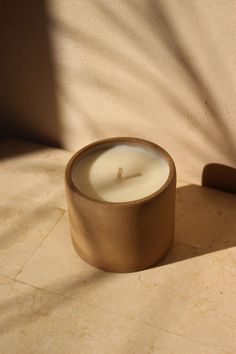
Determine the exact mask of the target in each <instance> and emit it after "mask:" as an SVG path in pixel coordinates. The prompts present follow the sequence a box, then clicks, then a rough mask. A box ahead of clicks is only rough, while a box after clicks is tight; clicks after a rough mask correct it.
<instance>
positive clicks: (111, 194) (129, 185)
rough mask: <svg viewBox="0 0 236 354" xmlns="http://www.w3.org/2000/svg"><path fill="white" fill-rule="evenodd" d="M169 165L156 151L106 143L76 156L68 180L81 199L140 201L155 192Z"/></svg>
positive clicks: (162, 180)
mask: <svg viewBox="0 0 236 354" xmlns="http://www.w3.org/2000/svg"><path fill="white" fill-rule="evenodd" d="M168 176H169V164H168V162H167V161H166V160H165V158H164V157H163V156H162V155H161V153H159V152H158V151H155V150H152V149H150V148H148V147H145V146H140V145H138V144H128V143H112V144H111V143H109V144H105V145H102V146H100V147H96V148H94V149H92V150H89V151H87V152H85V153H84V154H83V155H81V156H79V157H78V158H77V159H76V160H75V161H74V163H73V166H72V171H71V177H72V181H73V183H74V184H75V186H76V187H77V188H78V189H79V190H80V191H81V192H82V193H83V194H85V195H87V196H88V197H90V198H93V199H96V200H103V201H108V202H128V201H132V200H137V199H141V198H144V197H147V196H148V195H150V194H152V193H154V192H156V191H157V190H159V189H160V188H161V187H162V186H163V185H164V183H165V182H166V181H167V179H168Z"/></svg>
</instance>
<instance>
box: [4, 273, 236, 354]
mask: <svg viewBox="0 0 236 354" xmlns="http://www.w3.org/2000/svg"><path fill="white" fill-rule="evenodd" d="M5 278H8V279H10V280H12V281H14V282H17V283H20V284H22V285H26V286H30V287H31V288H34V289H38V290H41V291H44V292H47V293H48V294H51V295H54V296H59V297H61V298H64V299H70V300H73V301H75V302H77V303H78V304H81V305H86V306H88V307H91V308H97V309H99V310H101V311H104V312H106V313H108V314H112V315H115V316H117V317H119V318H122V319H124V320H127V321H130V322H135V323H137V324H141V325H143V326H146V327H150V328H154V329H157V330H159V331H160V332H165V333H168V334H172V335H175V336H178V337H180V338H183V339H186V340H189V341H191V342H193V343H198V344H201V345H204V346H207V347H210V348H214V349H217V350H222V351H223V352H225V354H233V353H231V352H229V351H226V350H225V349H223V348H220V347H218V346H214V345H212V344H209V343H205V342H201V341H199V340H196V339H193V338H189V337H186V336H184V335H182V334H181V333H178V332H174V331H170V330H168V329H166V328H162V327H158V326H156V325H152V324H150V323H147V322H142V321H140V320H136V319H134V318H129V317H126V316H123V315H120V314H118V313H117V312H114V311H111V310H108V309H106V308H104V307H101V306H98V305H93V304H91V303H86V302H83V301H81V300H78V299H77V298H74V297H73V296H68V295H64V294H62V293H57V292H55V291H53V290H49V289H45V288H41V287H39V286H35V285H32V284H30V283H27V282H25V281H22V280H18V279H11V278H9V277H7V276H5ZM157 338H158V335H157V337H156V338H155V340H154V341H153V343H152V344H151V346H150V347H149V350H150V349H151V348H152V346H153V344H154V343H155V341H156V340H157ZM148 353H149V352H148ZM150 354H151V352H150Z"/></svg>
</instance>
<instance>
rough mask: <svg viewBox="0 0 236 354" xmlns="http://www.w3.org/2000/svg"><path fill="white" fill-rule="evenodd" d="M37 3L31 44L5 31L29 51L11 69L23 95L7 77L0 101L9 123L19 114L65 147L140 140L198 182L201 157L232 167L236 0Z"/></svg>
mask: <svg viewBox="0 0 236 354" xmlns="http://www.w3.org/2000/svg"><path fill="white" fill-rule="evenodd" d="M19 3H21V5H22V3H26V5H27V6H28V7H27V6H26V8H31V7H32V6H33V5H32V3H34V2H29V1H28V2H25V1H23V2H19ZM35 4H36V2H35ZM42 4H44V8H43V10H42V9H41V12H40V16H41V22H40V21H39V20H37V21H38V22H40V23H41V27H42V28H41V29H40V30H37V28H36V29H34V31H35V32H36V39H38V42H37V41H35V40H34V36H33V35H32V36H30V38H29V36H26V35H25V32H27V28H23V29H22V28H21V36H19V35H18V34H17V33H15V34H14V33H13V34H11V47H12V48H13V49H14V48H17V47H18V46H19V38H20V41H21V42H22V43H20V45H21V48H22V45H23V48H24V50H23V54H22V53H21V55H23V58H24V56H26V57H27V58H30V55H32V60H31V61H30V60H29V61H28V63H27V65H26V66H25V67H23V66H22V64H19V58H17V55H16V58H14V59H12V57H11V58H10V62H11V63H10V65H9V67H8V69H9V68H10V70H12V68H15V67H16V68H18V66H20V69H21V76H20V79H21V80H22V79H23V77H24V75H25V77H27V80H28V81H27V80H26V81H27V83H26V84H25V85H26V86H27V90H26V93H27V95H25V92H23V93H24V94H20V95H18V92H19V85H18V86H17V87H16V88H15V89H12V86H14V80H13V79H11V80H10V86H11V88H10V89H9V90H8V91H7V92H6V93H5V97H4V100H3V105H2V107H3V109H2V112H9V111H10V116H11V117H13V118H12V119H13V122H16V118H18V117H21V123H20V127H21V130H22V131H27V132H28V133H27V134H28V136H29V135H30V131H31V130H32V132H33V134H34V136H35V137H37V133H38V136H39V140H40V139H43V138H44V137H45V140H47V141H49V142H50V141H52V142H54V141H59V140H60V142H61V143H62V145H63V146H64V147H65V148H66V149H69V150H71V151H74V150H77V149H78V148H80V147H81V146H83V145H85V144H87V143H90V142H92V141H94V140H96V139H100V138H105V137H110V136H120V135H121V136H124V135H126V136H139V137H142V138H146V139H149V140H152V141H154V142H156V143H158V144H160V145H162V146H163V147H164V148H166V149H167V150H168V151H169V152H170V153H171V155H172V156H173V158H174V160H175V162H176V165H177V171H178V175H179V177H180V178H182V179H191V180H193V181H197V182H200V178H201V173H202V170H203V167H204V166H205V165H206V164H207V163H210V162H219V163H224V164H227V165H230V166H233V167H236V153H235V152H236V121H235V112H236V100H235V97H236V95H235V88H236V20H235V14H236V1H235V0H215V1H213V0H195V1H194V0H178V1H174V0H165V1H152V0H119V1H118V0H83V1H82V0H70V1H69V0H48V1H47V2H45V3H44V2H42ZM34 6H36V5H34ZM19 11H20V9H18V13H17V14H16V15H15V17H17V19H16V18H15V20H14V23H17V21H18V22H19V23H21V22H22V19H24V21H23V23H25V24H27V23H28V22H30V23H31V21H30V19H29V18H30V16H31V15H32V14H31V13H30V11H29V10H27V11H23V8H22V10H21V11H20V12H21V16H22V18H21V19H19V17H20V16H19ZM32 11H33V13H34V16H35V19H36V18H37V11H38V10H37V8H36V9H35V8H34V9H33V10H32V9H31V12H32ZM31 17H32V16H31ZM20 20H21V21H20ZM37 21H36V22H37ZM33 23H35V21H33ZM42 23H43V25H42ZM32 26H33V25H32V24H31V27H32ZM43 27H46V31H47V34H48V37H47V35H46V32H45V33H44V31H45V30H44V28H43ZM31 30H32V28H31ZM40 31H41V32H43V33H44V35H43V36H41V37H42V38H40V35H39V32H40ZM13 32H14V31H13ZM7 35H8V34H6V33H5V36H6V37H7ZM37 36H38V37H37ZM39 39H40V40H39ZM15 42H16V43H18V44H16V43H15ZM41 42H45V43H44V46H43V45H42V44H41V46H40V45H39V43H41ZM32 43H34V45H33V47H32V53H31V54H30V51H31V44H32ZM24 46H26V47H27V48H25V47H24ZM13 49H11V50H13ZM43 50H44V51H47V52H48V55H47V56H46V55H45V54H44V60H40V59H39V58H40V57H41V56H42V55H43V54H42V52H43ZM25 51H26V52H25ZM16 52H17V51H16ZM21 52H22V51H21ZM9 54H11V51H9ZM20 59H22V57H20ZM7 66H8V64H7V61H6V63H5V67H6V68H7ZM29 67H30V68H31V69H30V70H31V71H30V75H31V77H30V78H29V75H28V70H29ZM6 68H5V70H4V71H5V73H6V72H7V70H6ZM4 77H5V80H6V82H8V85H9V79H8V77H9V73H7V74H6V75H5V76H4ZM34 78H35V81H34ZM38 83H39V84H38ZM35 86H36V87H37V89H35ZM30 89H31V90H32V92H33V93H34V94H33V97H34V98H32V96H31V94H30ZM47 90H48V91H47ZM21 92H22V90H21ZM37 95H39V96H38V97H39V99H38V101H37V99H36V98H37ZM19 97H20V98H19ZM5 102H7V103H8V105H6V104H5ZM45 102H46V103H45ZM50 102H52V105H51V106H50ZM40 107H41V108H40ZM50 110H51V111H50ZM12 112H13V113H12ZM35 117H36V118H35ZM40 120H41V121H42V123H40ZM14 124H16V125H19V118H18V123H14ZM54 126H56V130H55V129H54V128H53V127H54ZM27 134H26V135H27Z"/></svg>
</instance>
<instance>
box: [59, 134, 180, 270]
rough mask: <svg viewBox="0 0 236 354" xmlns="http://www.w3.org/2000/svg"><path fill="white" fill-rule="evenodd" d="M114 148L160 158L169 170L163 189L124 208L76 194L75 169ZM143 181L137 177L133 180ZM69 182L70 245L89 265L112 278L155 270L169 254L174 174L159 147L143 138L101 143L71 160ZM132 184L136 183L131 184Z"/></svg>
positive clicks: (82, 150)
mask: <svg viewBox="0 0 236 354" xmlns="http://www.w3.org/2000/svg"><path fill="white" fill-rule="evenodd" d="M112 144H114V146H119V144H125V145H126V146H127V145H128V146H134V147H140V148H143V149H147V150H149V151H152V152H156V154H157V155H158V156H161V157H162V158H163V159H164V160H165V162H166V163H167V164H168V167H169V168H168V174H167V178H166V180H165V181H164V183H163V184H162V185H161V186H160V188H158V189H157V190H156V191H154V192H153V193H151V194H149V195H147V196H145V197H142V198H139V199H135V200H129V201H124V202H122V201H119V202H110V201H107V200H102V199H101V198H95V197H93V196H91V195H88V194H86V193H85V192H84V190H82V189H80V188H78V185H77V184H76V183H75V180H74V177H73V173H74V171H73V168H75V166H76V163H77V162H78V161H80V159H82V158H84V156H85V157H86V154H89V153H90V152H93V151H95V152H96V151H97V150H99V149H103V148H104V147H106V146H112ZM117 168H118V172H117V179H118V181H117V183H120V181H119V180H120V179H121V178H122V176H121V174H122V167H120V166H119V164H118V165H117ZM140 176H141V173H140V174H139V173H137V175H134V176H133V177H135V178H141V177H142V176H141V177H140ZM72 177H73V178H72ZM131 177H132V176H131ZM88 178H89V176H88ZM140 181H142V180H141V179H140V180H139V183H140ZM65 182H66V195H67V204H68V212H69V220H70V228H71V237H72V242H73V245H74V248H75V250H76V251H77V253H78V254H79V255H80V257H81V258H82V259H84V260H85V261H86V262H88V263H89V264H91V265H93V266H95V267H97V268H100V269H103V270H107V271H112V272H133V271H138V270H142V269H145V268H148V267H150V266H152V265H154V264H156V263H157V262H158V261H160V260H161V259H162V258H163V257H164V256H165V255H166V253H167V252H168V251H169V249H170V247H171V245H172V242H173V236H174V225H175V193H176V170H175V165H174V162H173V160H172V158H171V157H170V155H169V154H168V153H167V152H166V151H165V150H164V149H163V148H161V147H160V146H158V145H156V144H154V143H152V142H149V141H146V140H143V139H139V138H126V137H124V138H123V137H120V138H111V139H105V140H100V141H97V142H95V143H93V144H90V145H88V146H86V147H84V148H83V149H81V150H80V151H78V152H77V153H75V154H74V155H73V156H72V158H71V159H70V161H69V162H68V165H67V167H66V174H65ZM128 183H132V182H131V179H130V181H129V182H128Z"/></svg>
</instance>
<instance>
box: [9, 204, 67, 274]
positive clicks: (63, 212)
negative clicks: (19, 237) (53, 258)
mask: <svg viewBox="0 0 236 354" xmlns="http://www.w3.org/2000/svg"><path fill="white" fill-rule="evenodd" d="M57 209H59V210H60V211H61V215H60V216H59V218H58V219H57V221H56V223H55V224H53V226H52V227H51V228H50V229H49V231H48V232H47V233H46V235H45V236H44V237H43V238H42V239H41V241H40V242H39V244H38V245H37V246H36V248H35V249H34V250H33V252H32V253H31V255H30V256H29V258H28V259H27V260H26V261H25V263H24V264H23V265H22V267H21V269H20V270H19V271H18V272H17V273H16V275H15V276H14V277H13V278H12V279H13V280H17V279H16V278H17V277H18V275H20V273H21V272H22V271H23V269H24V268H25V266H26V265H27V264H28V262H29V261H30V259H31V257H32V256H33V255H34V254H35V252H36V251H37V250H38V249H39V247H40V246H41V245H42V243H43V242H44V241H45V240H46V238H47V237H48V235H49V234H50V233H51V231H52V230H53V229H54V228H55V227H56V225H57V224H58V223H59V221H60V220H61V219H62V217H63V216H64V215H65V212H66V211H65V210H63V209H60V208H57Z"/></svg>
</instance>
